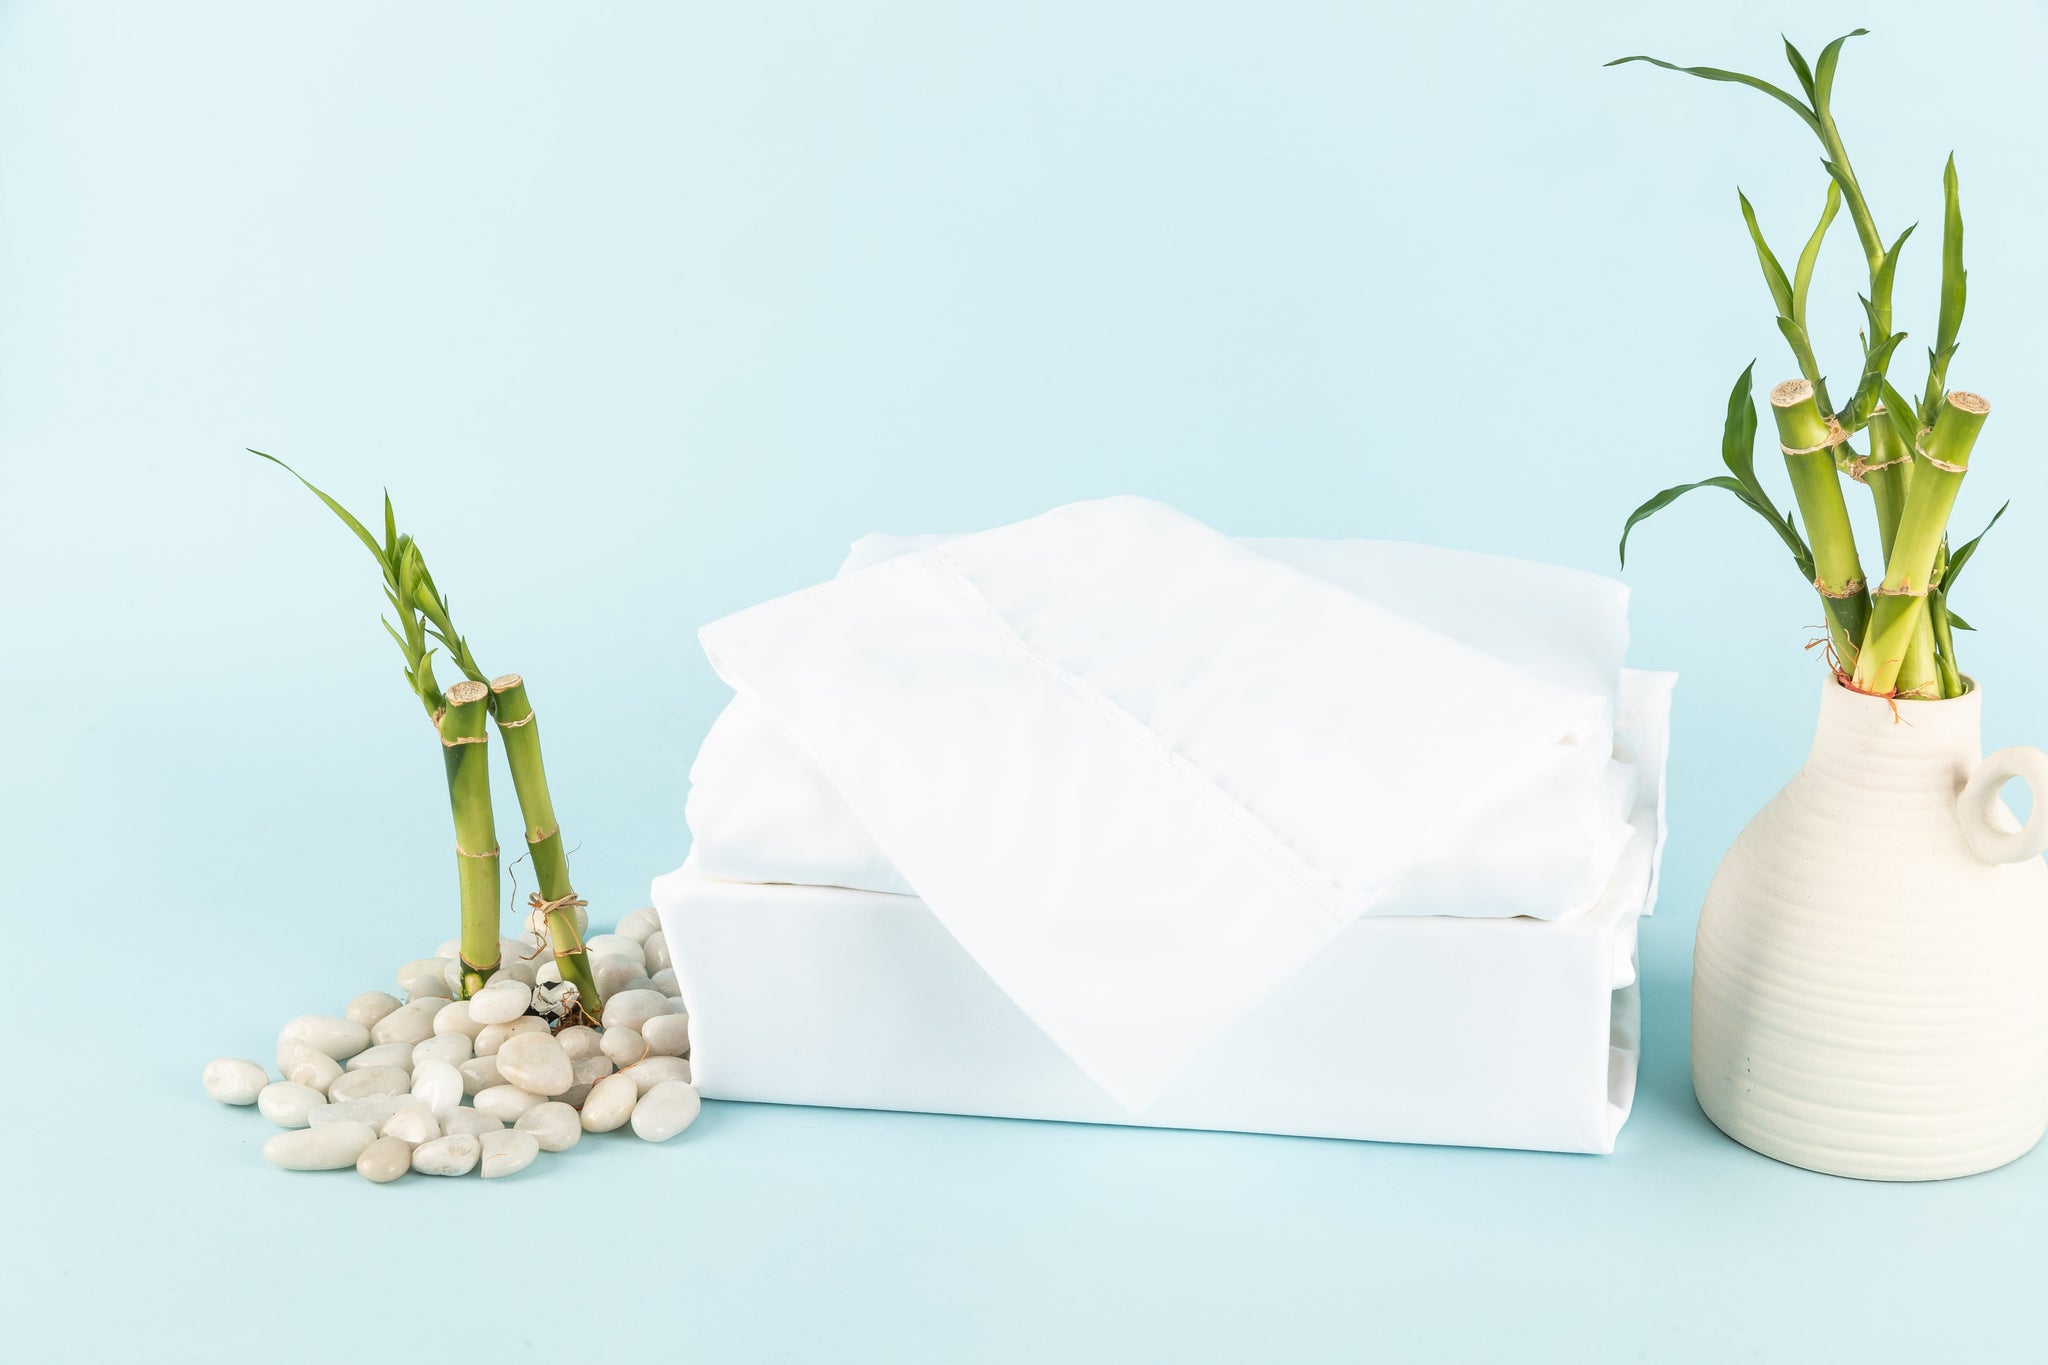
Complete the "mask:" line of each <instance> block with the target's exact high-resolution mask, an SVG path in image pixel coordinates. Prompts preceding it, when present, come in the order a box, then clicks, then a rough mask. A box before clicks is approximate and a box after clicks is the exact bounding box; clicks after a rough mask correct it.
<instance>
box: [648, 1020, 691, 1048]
mask: <svg viewBox="0 0 2048 1365" xmlns="http://www.w3.org/2000/svg"><path fill="white" fill-rule="evenodd" d="M640 1036H641V1037H642V1038H644V1039H646V1040H647V1046H648V1049H649V1050H650V1051H652V1052H653V1053H654V1055H655V1056H657V1057H687V1056H689V1055H690V1016H689V1015H687V1014H664V1015H662V1016H661V1017H660V1018H659V1019H649V1020H647V1021H646V1022H644V1023H643V1024H641V1025H640Z"/></svg>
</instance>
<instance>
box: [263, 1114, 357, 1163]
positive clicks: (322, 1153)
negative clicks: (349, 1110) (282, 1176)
mask: <svg viewBox="0 0 2048 1365" xmlns="http://www.w3.org/2000/svg"><path fill="white" fill-rule="evenodd" d="M376 1140H377V1130H376V1129H375V1128H372V1127H371V1126H370V1125H369V1124H367V1123H329V1124H326V1125H323V1126H321V1127H317V1128H298V1129H294V1130H293V1131H291V1132H289V1133H279V1134H278V1135H277V1136H275V1137H273V1138H271V1139H270V1140H269V1141H268V1142H266V1143H264V1144H263V1159H264V1160H265V1161H268V1162H269V1163H270V1164H271V1165H273V1166H282V1167H284V1169H286V1170H287V1171H338V1170H341V1169H342V1168H343V1167H346V1166H353V1165H355V1164H356V1158H357V1157H359V1156H361V1155H362V1154H363V1149H364V1148H365V1147H368V1146H369V1145H370V1144H371V1143H373V1142H375V1141H376Z"/></svg>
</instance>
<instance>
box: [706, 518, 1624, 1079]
mask: <svg viewBox="0 0 2048 1365" xmlns="http://www.w3.org/2000/svg"><path fill="white" fill-rule="evenodd" d="M700 634H701V638H702V640H703V643H704V646H705V650H706V653H707V655H708V656H709V657H710V659H711V661H712V664H713V666H714V667H715V668H716V669H717V670H718V672H719V673H720V675H721V676H722V677H724V678H725V680H726V681H727V682H728V683H730V684H731V685H732V686H733V687H734V689H735V690H736V691H737V692H739V693H741V694H742V695H744V696H746V697H747V698H749V700H750V701H752V702H753V703H755V704H757V705H758V706H759V707H760V709H761V712H762V713H763V715H765V716H766V717H767V718H768V719H769V720H770V721H772V723H773V725H774V726H775V727H776V728H777V729H779V730H780V731H781V732H782V733H784V734H785V735H787V736H788V737H789V739H790V740H791V741H792V742H793V744H794V747H795V748H796V750H797V751H799V752H800V753H802V754H803V755H804V756H805V757H807V758H808V759H809V760H810V761H811V763H812V764H813V765H814V766H815V768H816V770H817V772H818V773H820V774H821V775H822V777H823V779H824V781H825V783H827V784H828V785H829V787H830V788H831V789H832V790H833V791H834V792H836V794H837V795H838V797H840V798H841V799H842V800H843V802H844V805H845V808H846V809H847V810H848V811H850V812H851V813H852V815H853V817H854V820H855V822H856V824H857V826H858V827H859V828H860V829H862V830H864V831H865V833H866V835H867V836H868V837H869V838H871V839H872V841H873V845H874V847H875V849H876V850H878V851H879V852H880V853H881V854H882V855H883V856H884V857H885V858H886V860H887V862H888V863H889V864H890V865H891V866H893V867H894V868H895V869H896V870H897V871H898V872H899V873H900V874H901V876H902V880H903V884H904V885H906V886H911V887H915V888H916V889H917V891H918V893H919V896H920V898H921V900H922V901H923V903H924V904H925V906H926V907H928V908H929V910H930V911H931V913H932V914H933V915H935V916H936V917H937V919H938V920H939V921H940V923H942V924H943V925H944V926H945V928H946V929H947V930H948V931H949V932H950V933H951V934H952V936H953V937H954V938H955V939H956V940H957V941H958V942H959V944H960V945H961V947H962V948H963V949H964V950H965V951H966V953H967V954H968V955H969V956H971V957H972V958H973V959H974V961H975V962H977V963H978V964H979V965H980V967H981V968H982V969H983V970H984V971H985V972H986V973H987V974H988V976H989V977H990V978H991V979H993V980H994V981H995V982H996V984H997V985H998V986H999V987H1000V988H1001V989H1002V990H1003V992H1004V993H1006V994H1007V995H1008V996H1009V997H1010V999H1011V1000H1013V1001H1014V1002H1015V1003H1016V1004H1017V1006H1018V1007H1019V1008H1021V1009H1022V1010H1023V1011H1024V1013H1025V1014H1026V1015H1028V1016H1029V1017H1030V1018H1031V1019H1032V1020H1033V1021H1034V1022H1035V1023H1036V1024H1037V1025H1038V1026H1039V1027H1040V1028H1041V1029H1043V1030H1044V1032H1045V1033H1046V1034H1047V1035H1049V1036H1050V1037H1051V1038H1052V1039H1053V1041H1054V1042H1055V1043H1057V1044H1058V1045H1059V1046H1060V1047H1061V1048H1062V1049H1063V1050H1064V1051H1065V1052H1066V1053H1067V1054H1068V1055H1069V1056H1070V1057H1072V1058H1073V1059H1074V1061H1075V1062H1076V1064H1077V1065H1079V1066H1080V1068H1081V1069H1082V1070H1083V1071H1084V1072H1086V1073H1087V1074H1088V1075H1089V1076H1090V1077H1091V1078H1092V1079H1093V1080H1094V1081H1095V1082H1096V1083H1097V1084H1099V1085H1100V1086H1101V1087H1102V1088H1103V1089H1104V1090H1106V1091H1107V1092H1109V1093H1110V1094H1111V1095H1112V1096H1114V1097H1115V1099H1116V1100H1117V1101H1118V1102H1119V1103H1120V1104H1122V1105H1124V1106H1125V1107H1126V1108H1129V1109H1132V1110H1137V1109H1142V1108H1144V1107H1145V1106H1146V1105H1148V1104H1150V1103H1151V1102H1153V1101H1154V1100H1156V1099H1157V1098H1158V1097H1159V1096H1160V1094H1161V1093H1162V1091H1163V1090H1164V1089H1165V1088H1166V1086H1167V1085H1168V1084H1169V1083H1170V1082H1171V1081H1172V1080H1173V1078H1174V1077H1175V1076H1177V1075H1178V1074H1179V1073H1180V1072H1181V1071H1182V1070H1184V1069H1185V1068H1186V1067H1187V1066H1188V1065H1189V1063H1190V1062H1191V1061H1192V1060H1193V1059H1195V1058H1196V1057H1198V1056H1199V1055H1201V1054H1202V1053H1203V1052H1204V1050H1205V1049H1207V1048H1208V1047H1209V1045H1210V1044H1211V1043H1212V1042H1213V1041H1214V1040H1215V1039H1216V1038H1217V1037H1218V1036H1219V1035H1220V1034H1222V1033H1223V1032H1224V1031H1225V1030H1226V1029H1228V1028H1229V1027H1230V1026H1231V1025H1233V1024H1234V1023H1235V1022H1236V1021H1237V1020H1238V1019H1239V1018H1240V1017H1242V1016H1243V1015H1244V1013H1245V1012H1246V1011H1247V1010H1249V1009H1250V1008H1252V1007H1253V1006H1254V1005H1256V1004H1257V1003H1258V1002H1260V1001H1261V1000H1263V999H1265V998H1266V997H1268V996H1269V995H1271V994H1273V993H1274V992H1275V991H1276V990H1277V989H1279V988H1280V987H1281V986H1282V985H1284V984H1285V983H1286V982H1287V981H1288V980H1289V979H1290V978H1292V977H1293V976H1294V975H1295V974H1296V973H1298V972H1300V971H1301V970H1303V968H1304V966H1305V965H1306V964H1308V963H1310V961H1311V960H1312V959H1314V958H1316V957H1317V955H1318V954H1319V953H1321V952H1322V951H1323V950H1324V949H1325V948H1326V947H1327V946H1328V945H1329V944H1330V943H1331V942H1332V941H1333V940H1334V939H1336V938H1337V937H1339V936H1340V935H1342V934H1343V933H1344V932H1345V930H1346V929H1347V927H1348V926H1349V925H1350V924H1351V923H1352V922H1353V921H1354V920H1356V919H1357V918H1358V917H1359V916H1361V915H1370V914H1375V913H1377V912H1379V911H1380V910H1382V909H1383V908H1384V900H1385V897H1386V895H1387V893H1388V892H1389V890H1390V888H1394V887H1397V886H1398V885H1399V883H1400V882H1401V880H1402V879H1403V878H1404V877H1406V876H1408V875H1410V874H1411V873H1412V872H1413V871H1414V869H1415V867H1416V865H1417V863H1418V861H1419V860H1420V859H1421V858H1422V857H1423V856H1424V855H1425V854H1426V853H1427V852H1428V851H1430V850H1435V849H1444V848H1449V847H1452V846H1454V845H1455V846H1457V847H1458V848H1459V849H1461V850H1462V849H1464V848H1465V847H1468V846H1469V844H1470V841H1471V834H1470V831H1471V830H1472V828H1473V825H1474V822H1475V821H1478V820H1482V819H1483V818H1484V816H1485V815H1486V813H1487V812H1489V811H1495V810H1503V809H1507V810H1512V809H1514V808H1515V806H1516V804H1517V803H1521V806H1522V809H1521V814H1522V818H1523V819H1527V818H1528V817H1529V816H1531V815H1533V814H1534V812H1533V811H1531V810H1529V809H1528V803H1529V802H1530V801H1531V800H1532V799H1533V796H1534V795H1535V794H1540V796H1541V801H1542V804H1543V806H1544V808H1545V809H1546V810H1547V809H1548V808H1550V807H1551V806H1552V805H1555V804H1561V803H1565V802H1567V801H1571V800H1576V801H1578V802H1580V803H1581V810H1582V812H1584V811H1588V810H1593V809H1597V808H1598V807H1599V805H1600V804H1601V803H1602V802H1611V801H1613V800H1614V799H1615V792H1614V789H1613V787H1612V785H1611V784H1609V783H1608V782H1607V781H1606V780H1605V779H1606V777H1607V772H1606V767H1607V764H1608V761H1609V758H1610V756H1611V753H1612V749H1613V742H1614V733H1613V722H1614V700H1613V695H1614V690H1613V688H1612V687H1611V686H1610V687H1607V688H1605V689H1602V690H1594V689H1592V688H1589V687H1587V686H1584V685H1576V686H1575V685H1573V683H1572V682H1570V681H1560V680H1558V679H1557V678H1555V677H1553V676H1545V675H1544V674H1541V673H1538V672H1535V671H1532V670H1530V669H1528V668H1525V667H1522V666H1520V665H1518V664H1515V663H1512V662H1509V661H1508V660H1506V659H1503V658H1501V657H1499V656H1497V655H1494V654H1489V653H1486V652H1484V651H1482V650H1479V649H1476V648H1473V647H1472V646H1470V645H1468V644H1466V643H1463V642H1461V641H1459V640H1457V639H1454V638H1452V637H1451V636H1449V635H1446V634H1443V633H1441V632H1440V631H1437V630H1435V629H1432V628H1430V627H1427V626H1424V625H1421V624H1418V623H1417V622H1415V621H1413V620H1410V619H1408V618H1406V617H1403V616H1401V615H1398V614H1396V613H1394V612H1392V611H1390V610H1388V609H1387V608H1385V607H1383V606H1380V605H1379V604H1377V603H1375V602H1372V601H1369V600H1367V599H1366V598H1364V597H1361V596H1359V595H1357V594H1356V593H1355V592H1352V591H1348V590H1346V589H1345V588H1344V587H1341V586H1339V585H1338V584H1335V583H1333V582H1331V581H1330V580H1329V579H1327V578H1324V577H1321V576H1318V575H1316V574H1311V573H1307V572H1304V571H1302V570H1300V569H1297V568H1295V567H1293V566H1292V565H1289V564H1286V563H1283V562H1281V561H1280V560H1277V559H1274V558H1271V557H1268V556H1267V555H1263V554H1260V553H1258V552H1257V551H1255V550H1252V549H1249V548H1247V547H1245V546H1242V545H1239V544H1237V543H1235V542H1232V541H1230V540H1229V539H1227V538H1226V537H1223V536H1220V535H1218V534H1217V533H1216V532H1214V531H1212V530H1210V529H1209V528H1207V527H1205V526H1202V525H1201V524H1200V523H1198V522H1195V521H1192V520H1191V519H1189V518H1187V517H1185V516H1182V515H1181V514H1179V513H1177V512H1174V511H1173V510H1172V509H1170V508H1166V507H1162V506H1160V505H1159V504H1156V503H1151V502H1147V501H1144V500H1142V499H1137V498H1111V499H1105V500H1102V501H1100V502H1093V503H1080V504H1075V505H1072V506H1069V507H1064V508H1060V509H1057V510H1055V511H1053V512H1050V513H1047V514H1045V515H1044V516H1040V517H1035V518H1033V519H1031V520H1029V521H1025V522H1020V523H1018V524H1016V525H1013V526H1007V527H1001V528H998V529H996V530H993V531H987V532H982V533H979V534H977V535H972V536H964V537H960V538H958V539H954V540H949V541H946V542H944V543H942V544H932V545H928V546H926V547H925V548H923V549H920V550H916V551H915V552H912V553H906V554H902V555H899V556H896V557H894V558H889V559H885V560H883V561H882V562H879V563H875V564H873V565H871V566H869V567H867V568H863V569H859V570H857V571H855V572H852V573H849V574H847V575H846V576H844V577H841V578H838V579H835V580H834V581H832V582H829V583H825V584H820V585H818V586H817V587H814V588H809V589H806V590H804V591H802V592H799V593H794V594H791V595H789V596H787V597H783V598H779V599H777V600H775V601H772V602H769V603H765V604H763V605H761V606H758V607H754V608H752V609H750V610H748V611H744V612H741V613H739V614H738V615H736V616H732V617H728V618H726V619H724V620H722V621H719V622H715V623H714V624H712V625H710V626H707V627H705V628H704V630H703V631H702V632H701V633H700ZM1613 818H1614V813H1613V812H1611V811H1610V812H1608V814H1607V819H1608V820H1609V822H1610V824H1611V823H1612V821H1613ZM1603 880H1605V878H1604V877H1603ZM1441 908H1442V909H1449V910H1454V911H1455V912H1456V913H1459V914H1466V915H1470V914H1475V913H1477V914H1486V913H1494V914H1498V913H1500V911H1499V910H1498V909H1489V908H1487V907H1486V906H1484V904H1483V903H1476V902H1475V903H1472V904H1470V905H1463V906H1458V905H1446V906H1444V907H1441Z"/></svg>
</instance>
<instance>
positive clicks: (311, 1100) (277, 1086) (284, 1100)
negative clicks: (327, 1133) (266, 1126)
mask: <svg viewBox="0 0 2048 1365" xmlns="http://www.w3.org/2000/svg"><path fill="white" fill-rule="evenodd" d="M325 1103H327V1097H326V1096H325V1095H323V1094H321V1093H320V1092H319V1091H317V1090H315V1089H314V1088H313V1087H312V1086H310V1085H300V1084H299V1083H298V1082H296V1081H272V1082H271V1083H270V1084H269V1085H266V1086H264V1087H263V1093H262V1094H260V1095H258V1096H257V1097H256V1112H257V1113H259V1114H261V1115H263V1117H264V1118H267V1119H269V1120H270V1121H271V1122H272V1123H274V1124H276V1125H277V1126H278V1127H280V1128H304V1127H305V1126H306V1124H307V1118H306V1116H307V1115H308V1114H310V1113H312V1112H313V1111H314V1110H315V1109H318V1108H319V1107H320V1106H321V1105H323V1104H325Z"/></svg>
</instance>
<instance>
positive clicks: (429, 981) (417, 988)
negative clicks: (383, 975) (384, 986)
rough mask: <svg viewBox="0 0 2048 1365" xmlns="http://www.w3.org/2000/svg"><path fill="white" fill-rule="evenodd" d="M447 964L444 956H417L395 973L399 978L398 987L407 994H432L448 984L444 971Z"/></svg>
mask: <svg viewBox="0 0 2048 1365" xmlns="http://www.w3.org/2000/svg"><path fill="white" fill-rule="evenodd" d="M447 965H448V963H447V961H446V960H445V959H443V958H438V957H421V958H415V959H413V960H412V961H411V962H408V963H406V964H405V965H404V966H403V967H400V968H399V969H398V971H397V972H396V973H394V975H396V976H397V978H398V989H400V990H402V991H404V992H405V993H406V994H407V995H414V996H417V995H420V994H422V993H425V994H429V995H431V994H433V993H434V992H435V991H437V990H439V989H441V987H442V986H443V985H445V984H446V982H445V978H444V976H443V972H444V970H445V969H446V967H447Z"/></svg>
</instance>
